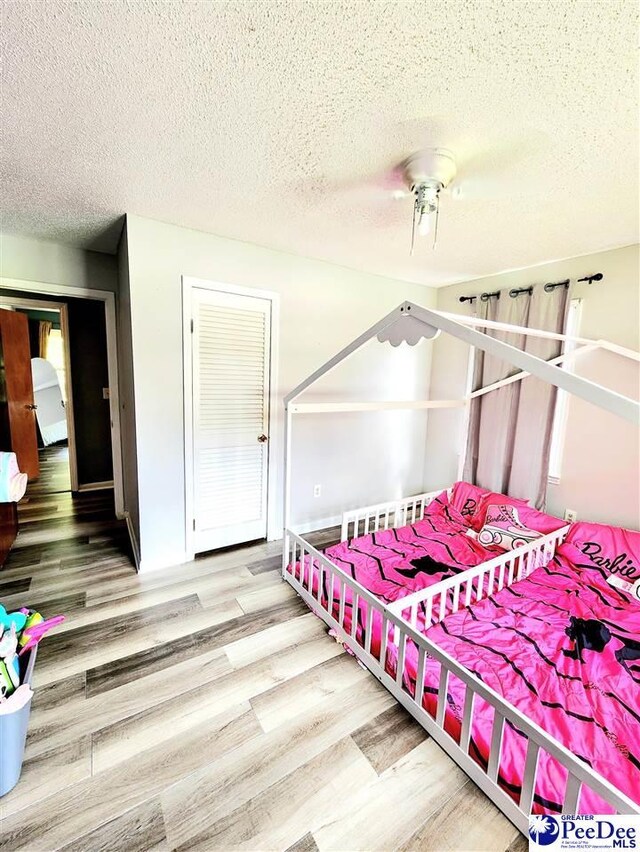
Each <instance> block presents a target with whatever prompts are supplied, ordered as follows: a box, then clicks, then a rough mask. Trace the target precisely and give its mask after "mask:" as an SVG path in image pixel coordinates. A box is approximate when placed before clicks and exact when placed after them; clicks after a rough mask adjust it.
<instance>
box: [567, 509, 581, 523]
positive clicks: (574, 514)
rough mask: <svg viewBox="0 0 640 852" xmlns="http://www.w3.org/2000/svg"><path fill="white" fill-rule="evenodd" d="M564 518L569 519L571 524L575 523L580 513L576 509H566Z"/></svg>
mask: <svg viewBox="0 0 640 852" xmlns="http://www.w3.org/2000/svg"><path fill="white" fill-rule="evenodd" d="M564 519H565V521H568V522H569V523H570V524H575V522H576V521H577V520H578V513H577V512H576V510H575V509H565V510H564Z"/></svg>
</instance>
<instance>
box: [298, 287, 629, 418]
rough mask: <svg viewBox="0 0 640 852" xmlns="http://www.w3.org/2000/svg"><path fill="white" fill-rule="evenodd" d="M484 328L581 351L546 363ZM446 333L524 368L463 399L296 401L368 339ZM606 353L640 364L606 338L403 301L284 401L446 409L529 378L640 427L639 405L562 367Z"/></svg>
mask: <svg viewBox="0 0 640 852" xmlns="http://www.w3.org/2000/svg"><path fill="white" fill-rule="evenodd" d="M479 328H491V329H497V330H501V331H506V332H515V333H518V334H522V335H528V336H533V337H546V338H552V339H554V340H561V341H564V342H566V343H571V344H575V345H577V348H575V349H572V350H571V351H570V352H566V353H564V354H562V355H560V356H558V357H557V358H553V359H552V360H551V361H544V360H543V359H542V358H538V357H537V356H535V355H532V354H530V353H529V352H524V351H523V350H522V349H518V348H517V347H516V346H512V345H511V344H509V343H505V342H503V341H502V340H498V339H497V338H495V337H491V336H490V335H488V334H486V333H485V332H482V331H479V330H478V329H479ZM441 332H445V333H446V334H450V335H452V336H453V337H457V338H458V339H459V340H462V341H463V342H465V343H468V344H469V346H474V347H476V348H477V349H482V350H483V351H485V352H488V353H489V354H491V355H494V356H495V357H496V358H500V359H501V360H503V361H505V362H506V363H508V364H512V365H513V366H514V367H519V368H520V371H521V372H519V373H516V374H515V375H513V376H510V377H509V378H507V379H503V380H501V381H500V382H495V383H494V384H493V385H489V386H487V387H484V388H481V389H479V390H477V391H474V392H473V394H470V395H469V397H466V398H463V399H459V400H420V401H398V402H362V403H331V402H325V403H296V402H295V400H296V399H297V398H298V397H299V396H300V394H301V393H303V391H305V390H307V388H309V387H311V386H312V385H313V384H315V382H317V381H318V380H319V379H320V378H321V377H322V376H324V375H325V374H326V373H328V372H329V371H330V370H333V369H334V368H335V367H337V366H338V365H339V364H340V363H341V362H342V361H344V360H345V359H346V358H349V357H350V356H351V355H353V353H354V352H356V351H357V350H358V349H360V348H361V347H362V346H364V344H365V343H367V342H368V341H369V340H372V339H373V338H377V339H378V340H379V341H380V342H382V343H384V342H388V343H390V344H391V345H392V346H399V345H400V343H402V342H406V343H408V344H409V345H411V346H415V345H416V344H417V343H418V342H419V341H420V340H421V339H422V338H426V339H427V340H433V339H435V338H436V337H437V336H438V335H439V334H440V333H441ZM594 349H604V350H607V351H609V352H613V353H615V354H616V355H619V356H620V357H623V358H628V359H632V360H635V361H640V354H639V353H637V352H634V351H633V350H631V349H625V348H624V347H622V346H618V345H616V344H615V343H610V342H609V341H606V340H592V339H589V338H584V337H570V336H568V335H564V334H556V333H554V332H550V331H543V330H542V329H536V328H525V327H523V326H518V325H509V324H508V323H500V322H490V321H488V320H479V319H476V318H474V317H464V316H459V315H457V314H447V313H443V312H440V311H433V310H429V309H428V308H423V307H421V306H420V305H416V304H414V303H413V302H403V303H402V304H401V305H398V307H397V308H395V309H394V310H393V311H391V312H390V313H389V314H387V315H386V316H385V317H383V318H382V319H381V320H380V321H379V322H377V323H376V324H375V325H372V326H371V328H369V329H368V330H367V331H365V332H364V333H363V334H361V335H360V336H359V337H357V338H356V339H355V340H354V341H353V342H352V343H350V344H349V345H348V346H345V348H344V349H342V350H341V351H340V352H338V353H337V355H334V357H333V358H331V359H330V360H329V361H327V362H326V363H325V364H323V365H322V367H320V368H319V369H317V370H316V371H315V372H314V373H312V374H311V375H310V376H309V377H308V378H307V379H305V380H304V381H303V382H301V383H300V384H299V385H298V386H297V387H295V388H294V389H293V390H292V391H291V393H289V394H288V395H287V396H286V397H285V400H284V403H285V407H286V408H287V410H288V411H289V412H290V413H295V414H302V413H305V412H321V411H362V410H368V409H370V410H382V409H389V408H446V407H456V406H463V405H465V404H466V403H467V402H468V401H469V399H470V398H471V397H472V396H474V397H475V396H480V395H482V394H485V393H489V392H491V391H493V390H497V389H498V388H499V387H503V386H504V385H505V384H510V383H512V382H514V381H519V380H520V379H523V378H525V377H526V376H529V375H531V376H537V377H538V378H540V379H542V380H543V381H546V382H549V383H550V384H552V385H555V386H556V387H558V388H561V389H562V390H565V391H567V392H568V393H570V394H574V395H575V396H579V397H581V398H582V399H585V400H586V401H587V402H590V403H593V404H594V405H597V406H598V407H600V408H603V409H605V410H607V411H610V412H611V413H612V414H615V415H616V416H618V417H622V418H624V419H625V420H628V421H629V422H631V423H634V424H636V425H640V403H639V402H638V401H637V400H635V399H631V398H630V397H626V396H624V395H622V394H619V393H616V392H615V391H613V390H610V389H609V388H606V387H604V386H602V385H599V384H596V383H595V382H590V381H589V380H588V379H584V378H582V377H581V376H577V375H575V374H573V373H570V372H568V371H566V370H563V369H561V368H560V365H561V364H562V363H563V362H566V361H568V360H573V359H575V358H577V357H579V356H580V355H581V354H583V353H584V352H587V351H593V350H594Z"/></svg>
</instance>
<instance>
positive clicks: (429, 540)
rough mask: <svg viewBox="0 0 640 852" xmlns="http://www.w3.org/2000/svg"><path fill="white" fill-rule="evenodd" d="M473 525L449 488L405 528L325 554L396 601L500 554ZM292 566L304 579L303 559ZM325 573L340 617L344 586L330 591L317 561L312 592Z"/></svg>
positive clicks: (348, 619)
mask: <svg viewBox="0 0 640 852" xmlns="http://www.w3.org/2000/svg"><path fill="white" fill-rule="evenodd" d="M468 530H469V526H468V524H467V522H466V521H465V520H464V518H463V517H462V515H461V514H460V513H459V512H458V511H457V509H455V508H454V507H453V506H451V505H450V503H449V501H448V499H447V495H446V492H443V493H442V494H441V495H440V496H439V497H437V498H436V499H435V500H433V501H432V502H431V503H430V504H429V505H428V506H427V508H426V510H425V514H424V518H423V519H422V520H420V521H416V523H414V524H410V525H408V526H405V527H400V528H398V529H390V530H380V531H379V532H376V533H370V534H368V535H365V536H361V537H359V538H355V539H352V540H350V541H343V542H340V544H336V545H334V546H333V547H329V548H327V550H326V551H325V555H326V556H327V557H328V558H329V559H330V560H331V561H332V562H333V563H335V564H336V565H337V566H338V567H339V568H341V569H342V570H343V571H344V572H345V573H346V574H348V575H349V576H350V577H353V578H354V579H355V580H357V581H358V583H360V585H361V586H364V588H365V589H367V590H368V591H369V592H371V593H372V594H374V595H375V596H376V597H377V598H378V599H379V600H381V601H382V602H384V603H390V602H391V601H395V600H398V599H399V598H402V597H405V596H406V595H408V594H411V592H415V591H418V590H419V589H424V588H426V587H427V586H432V585H433V584H434V583H439V582H440V581H441V580H444V579H445V578H446V577H450V576H451V575H453V574H455V573H457V572H460V571H464V570H466V569H467V568H470V567H472V566H474V565H479V564H480V563H481V562H486V561H487V560H489V559H492V558H493V557H495V556H496V555H497V554H499V553H502V551H501V550H498V549H496V548H486V547H483V545H481V544H479V543H478V542H477V541H475V540H474V539H472V538H470V537H469V536H468V535H467V532H468ZM287 570H288V571H291V572H292V573H294V576H295V577H296V578H297V579H298V580H299V579H300V563H299V562H298V563H296V564H295V566H293V567H292V566H291V565H289V566H288V569H287ZM320 573H322V590H321V602H322V605H323V606H324V608H325V609H326V608H327V602H328V600H329V598H330V597H331V599H332V601H333V606H332V614H333V615H334V617H335V618H338V616H339V606H340V589H339V586H338V583H337V582H335V583H334V587H333V589H332V590H330V589H329V583H328V580H327V576H326V573H325V572H320V571H319V568H318V565H317V564H316V563H315V562H314V564H313V566H312V568H311V584H312V594H313V596H314V597H316V598H317V596H318V579H319V575H320ZM302 577H303V581H302V582H303V585H304V587H305V588H306V589H308V588H309V564H308V561H305V565H304V570H303V572H302ZM352 610H353V600H352V595H351V591H350V590H349V589H347V591H346V598H345V613H344V622H343V627H344V629H345V630H346V631H347V633H348V632H350V631H351V627H352V623H353V621H352V618H353V613H352ZM366 616H367V605H366V603H365V602H363V601H360V602H359V605H358V623H357V627H356V638H357V641H358V642H359V643H360V644H363V636H364V627H365V624H366ZM380 632H381V619H380V616H379V614H378V613H377V612H375V613H374V616H373V630H372V639H371V649H372V651H373V653H374V654H375V653H377V651H378V649H379V647H380Z"/></svg>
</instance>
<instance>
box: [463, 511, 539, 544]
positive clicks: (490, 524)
mask: <svg viewBox="0 0 640 852" xmlns="http://www.w3.org/2000/svg"><path fill="white" fill-rule="evenodd" d="M541 536H542V533H540V532H538V531H537V530H532V529H530V528H529V527H526V526H524V524H523V523H521V521H520V517H519V515H518V509H517V508H516V507H515V506H509V505H505V504H503V505H496V504H494V505H491V506H489V508H488V509H487V516H486V518H485V522H484V526H483V527H482V529H481V530H480V533H479V534H478V541H479V542H480V544H482V545H484V546H485V547H489V546H491V545H493V546H495V547H501V548H502V549H503V550H513V549H514V548H516V547H522V546H523V545H524V544H528V543H529V542H530V541H535V539H537V538H540V537H541Z"/></svg>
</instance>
